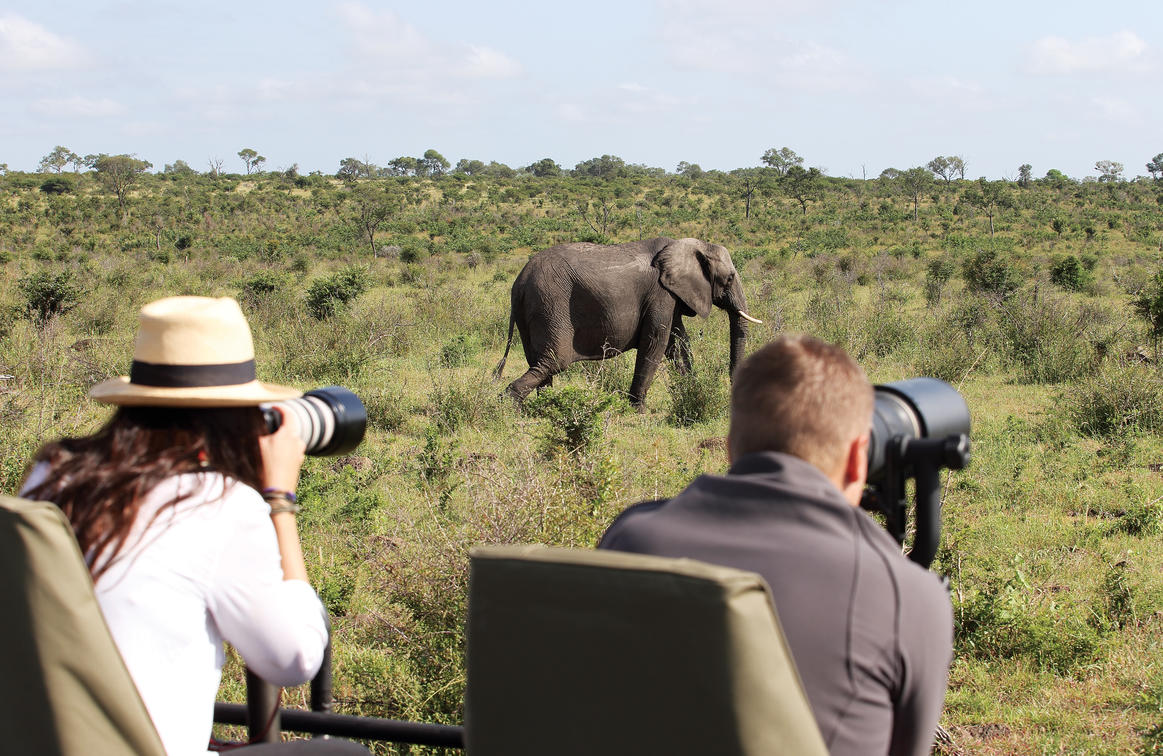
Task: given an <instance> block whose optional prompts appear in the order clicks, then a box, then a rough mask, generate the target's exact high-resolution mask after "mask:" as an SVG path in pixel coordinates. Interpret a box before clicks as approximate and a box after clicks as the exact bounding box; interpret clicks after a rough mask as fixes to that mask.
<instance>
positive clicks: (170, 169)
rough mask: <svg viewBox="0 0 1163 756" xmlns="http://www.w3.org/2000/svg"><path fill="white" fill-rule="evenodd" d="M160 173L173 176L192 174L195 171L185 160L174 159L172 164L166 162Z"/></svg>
mask: <svg viewBox="0 0 1163 756" xmlns="http://www.w3.org/2000/svg"><path fill="white" fill-rule="evenodd" d="M162 173H165V174H169V175H173V176H193V175H194V174H195V173H196V171H195V170H194V169H193V168H191V167H190V164H189V163H187V162H186V161H185V160H175V161H174V162H173V164H172V165H171V164H169V163H166V166H165V168H163V169H162Z"/></svg>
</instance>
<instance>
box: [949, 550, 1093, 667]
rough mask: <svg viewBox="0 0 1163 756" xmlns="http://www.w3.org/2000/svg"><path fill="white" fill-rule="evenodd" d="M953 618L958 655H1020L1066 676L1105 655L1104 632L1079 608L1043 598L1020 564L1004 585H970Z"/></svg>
mask: <svg viewBox="0 0 1163 756" xmlns="http://www.w3.org/2000/svg"><path fill="white" fill-rule="evenodd" d="M1015 561H1018V560H1015ZM956 595H961V594H960V592H957V594H956ZM953 617H954V641H955V647H956V653H957V654H958V655H959V656H960V655H962V654H967V655H971V656H974V657H977V658H979V659H984V660H988V661H994V660H997V659H1015V658H1021V659H1025V660H1026V661H1028V662H1029V663H1030V664H1032V665H1034V666H1035V667H1037V668H1038V669H1040V670H1043V671H1047V672H1054V673H1058V674H1066V673H1070V672H1073V671H1074V670H1076V669H1078V668H1080V667H1085V666H1089V665H1091V664H1093V663H1094V662H1095V661H1096V660H1097V659H1098V658H1099V655H1100V648H1101V647H1100V637H1099V633H1098V631H1097V630H1096V629H1095V628H1094V627H1092V626H1091V625H1089V624H1088V623H1087V622H1086V621H1084V620H1083V619H1082V616H1081V613H1080V611H1079V610H1077V609H1075V608H1073V607H1069V606H1066V605H1061V604H1058V603H1055V602H1054V601H1050V600H1044V599H1042V598H1040V597H1039V596H1038V595H1037V593H1036V592H1035V591H1034V590H1033V588H1032V587H1031V586H1030V584H1029V583H1028V582H1027V580H1026V577H1025V575H1024V574H1023V572H1022V570H1021V568H1020V566H1018V565H1015V568H1014V574H1013V576H1012V577H1010V578H1009V580H1007V581H1006V582H1005V583H1003V584H1001V585H996V584H995V585H980V586H976V587H973V588H970V589H969V591H968V592H967V593H965V594H964V596H963V597H962V598H959V599H958V600H957V601H955V606H954V614H953Z"/></svg>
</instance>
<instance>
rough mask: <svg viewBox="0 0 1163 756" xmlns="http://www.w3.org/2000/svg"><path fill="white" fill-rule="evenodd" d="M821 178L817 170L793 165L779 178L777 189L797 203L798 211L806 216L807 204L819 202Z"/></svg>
mask: <svg viewBox="0 0 1163 756" xmlns="http://www.w3.org/2000/svg"><path fill="white" fill-rule="evenodd" d="M823 178H824V174H822V173H820V169H819V168H807V169H805V168H804V167H803V166H802V165H793V166H790V167H788V169H787V173H785V174H784V175H783V177H782V178H780V180H779V187H780V189H781V190H782V191H783V193H784V194H786V195H787V196H789V197H791V198H792V199H794V200H795V201H796V202H799V203H800V209H802V210H803V211H804V215H807V214H808V203H809V202H812V201H815V200H819V199H820V198H821V197H822V196H823V194H824V184H823Z"/></svg>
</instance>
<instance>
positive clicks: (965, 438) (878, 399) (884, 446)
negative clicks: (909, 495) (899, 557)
mask: <svg viewBox="0 0 1163 756" xmlns="http://www.w3.org/2000/svg"><path fill="white" fill-rule="evenodd" d="M967 464H969V406H968V405H967V404H966V403H965V399H964V398H963V397H962V396H961V394H960V393H958V391H957V389H955V388H953V387H952V386H950V385H949V384H948V383H946V382H945V381H942V380H938V379H937V378H909V379H908V380H903V381H895V382H893V383H885V384H882V385H879V386H876V389H875V398H874V402H873V408H872V429H871V433H870V438H869V443H868V486H867V488H866V489H865V491H864V497H863V499H862V500H861V502H860V506H861V507H862V508H864V509H868V510H872V511H877V512H881V513H882V514H883V515H884V517H885V527H886V529H887V530H888V532H889V533H890V534H891V535H892V537H893V538H895V539H896V540H897V543H904V539H905V532H906V529H907V525H908V502H907V500H906V495H905V489H906V485H907V483H908V480H909V479H912V480H913V481H914V482H915V495H916V512H915V515H914V524H915V526H916V533H915V535H914V537H913V547H912V549H911V550H910V551H909V558H910V559H912V560H913V561H914V562H916V563H917V564H920V565H921V566H922V567H928V566H929V564H931V563H932V561H933V557H934V556H936V554H937V546H938V545H939V543H940V540H941V479H940V472H941V470H942V469H945V468H948V469H950V470H960V469H962V468H964V467H965V466H966V465H967Z"/></svg>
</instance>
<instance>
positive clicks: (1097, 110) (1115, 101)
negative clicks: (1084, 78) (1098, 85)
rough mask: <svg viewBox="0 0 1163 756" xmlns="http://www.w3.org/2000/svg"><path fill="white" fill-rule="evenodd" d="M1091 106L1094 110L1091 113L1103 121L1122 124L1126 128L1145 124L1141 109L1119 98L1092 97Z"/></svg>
mask: <svg viewBox="0 0 1163 756" xmlns="http://www.w3.org/2000/svg"><path fill="white" fill-rule="evenodd" d="M1090 104H1091V106H1092V108H1093V110H1092V111H1091V112H1092V113H1093V114H1094V115H1096V116H1097V117H1098V118H1100V119H1102V120H1106V121H1112V122H1114V123H1120V124H1123V125H1124V126H1127V125H1136V126H1137V125H1140V124H1142V123H1143V116H1142V113H1141V112H1140V110H1139V108H1138V107H1137V106H1136V105H1134V104H1133V103H1131V102H1128V101H1127V100H1124V99H1121V98H1119V97H1092V98H1090Z"/></svg>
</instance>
